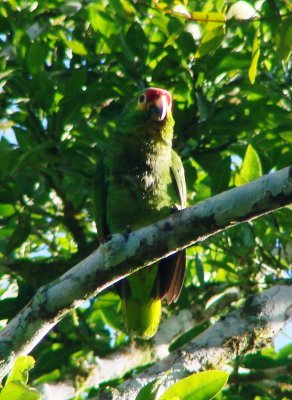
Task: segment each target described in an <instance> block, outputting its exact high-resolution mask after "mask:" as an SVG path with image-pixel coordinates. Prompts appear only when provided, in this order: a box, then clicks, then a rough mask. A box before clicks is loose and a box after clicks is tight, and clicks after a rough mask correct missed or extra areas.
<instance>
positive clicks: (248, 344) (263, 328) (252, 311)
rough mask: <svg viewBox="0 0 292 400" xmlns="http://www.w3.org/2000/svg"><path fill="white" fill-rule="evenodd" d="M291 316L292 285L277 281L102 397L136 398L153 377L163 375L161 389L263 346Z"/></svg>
mask: <svg viewBox="0 0 292 400" xmlns="http://www.w3.org/2000/svg"><path fill="white" fill-rule="evenodd" d="M291 318H292V285H287V286H285V285H276V286H274V287H273V288H271V289H268V290H266V291H264V292H263V293H261V294H259V295H255V296H251V297H250V298H248V299H247V301H246V303H245V305H244V306H243V307H242V308H241V309H239V310H236V311H233V312H232V313H230V314H229V315H227V316H226V317H224V318H222V319H221V320H220V321H218V322H216V323H215V325H214V326H212V327H210V328H208V329H207V330H206V331H205V332H204V333H202V334H201V335H200V336H198V337H197V338H195V339H193V340H192V341H191V342H190V343H188V344H186V345H185V346H182V347H181V348H179V349H178V350H176V351H174V352H173V353H171V354H170V355H169V356H168V357H166V358H164V359H163V360H161V361H159V362H158V363H156V364H155V365H153V366H152V367H150V368H149V369H147V370H146V371H144V372H143V373H141V374H139V375H136V376H135V377H133V378H132V379H129V380H128V381H126V382H124V383H123V384H122V385H121V386H119V387H118V388H117V389H115V390H114V391H113V392H112V393H107V394H105V393H103V394H102V395H101V397H100V398H102V399H103V400H130V399H135V398H136V396H137V394H138V393H139V391H140V390H141V389H142V388H143V387H144V386H145V385H147V384H148V383H149V382H152V381H153V380H154V379H157V378H159V377H163V380H162V384H161V388H160V391H161V392H164V391H165V390H166V389H167V388H168V387H169V386H171V385H172V384H173V383H175V382H176V381H178V380H179V379H182V378H183V377H185V376H187V375H190V374H191V373H194V372H197V371H200V370H203V369H212V368H220V366H223V365H225V364H226V363H228V362H230V361H232V360H234V359H235V358H236V357H238V356H239V355H241V356H242V355H245V354H247V353H249V352H250V351H252V350H254V349H255V348H261V347H266V346H267V345H269V344H270V343H271V340H272V338H273V337H274V336H275V335H276V334H277V333H278V332H279V331H280V329H281V328H283V326H284V325H285V324H286V323H287V322H288V321H289V319H291Z"/></svg>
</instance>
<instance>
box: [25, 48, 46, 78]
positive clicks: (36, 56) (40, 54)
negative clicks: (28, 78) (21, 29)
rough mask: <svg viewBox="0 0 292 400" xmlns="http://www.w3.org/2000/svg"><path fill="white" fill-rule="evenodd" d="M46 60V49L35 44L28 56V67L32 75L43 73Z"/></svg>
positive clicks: (29, 50)
mask: <svg viewBox="0 0 292 400" xmlns="http://www.w3.org/2000/svg"><path fill="white" fill-rule="evenodd" d="M45 60H46V48H45V47H44V45H42V44H41V43H38V42H35V43H33V44H32V45H31V46H30V47H29V49H28V51H27V54H26V63H27V67H28V69H29V70H30V72H31V73H32V74H36V73H38V72H41V71H43V69H44V63H45Z"/></svg>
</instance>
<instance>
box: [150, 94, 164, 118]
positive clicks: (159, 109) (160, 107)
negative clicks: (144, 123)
mask: <svg viewBox="0 0 292 400" xmlns="http://www.w3.org/2000/svg"><path fill="white" fill-rule="evenodd" d="M167 109H168V102H167V98H166V96H165V95H164V94H162V95H160V96H159V97H158V98H157V99H155V100H154V101H153V102H151V103H150V104H149V114H150V118H151V119H152V120H154V121H159V122H161V121H163V120H164V118H165V117H166V114H167Z"/></svg>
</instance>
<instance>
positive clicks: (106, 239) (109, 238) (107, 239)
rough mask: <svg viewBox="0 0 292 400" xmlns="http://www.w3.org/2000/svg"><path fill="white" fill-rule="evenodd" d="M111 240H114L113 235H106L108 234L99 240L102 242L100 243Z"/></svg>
mask: <svg viewBox="0 0 292 400" xmlns="http://www.w3.org/2000/svg"><path fill="white" fill-rule="evenodd" d="M110 240H112V235H110V234H109V235H106V236H103V237H102V238H101V239H99V242H100V244H103V243H106V242H109V241H110Z"/></svg>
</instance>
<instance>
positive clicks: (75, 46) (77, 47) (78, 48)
mask: <svg viewBox="0 0 292 400" xmlns="http://www.w3.org/2000/svg"><path fill="white" fill-rule="evenodd" d="M66 44H67V46H68V47H69V48H70V49H71V50H72V51H73V53H75V54H78V55H80V56H86V54H87V50H86V48H85V46H84V44H83V43H81V42H79V41H78V40H70V41H69V40H67V41H66Z"/></svg>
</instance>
